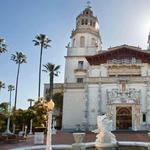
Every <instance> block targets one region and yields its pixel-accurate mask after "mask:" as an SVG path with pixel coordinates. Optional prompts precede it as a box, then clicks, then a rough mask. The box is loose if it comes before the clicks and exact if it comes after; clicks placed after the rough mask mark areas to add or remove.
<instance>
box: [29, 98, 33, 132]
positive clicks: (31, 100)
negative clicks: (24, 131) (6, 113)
mask: <svg viewBox="0 0 150 150" xmlns="http://www.w3.org/2000/svg"><path fill="white" fill-rule="evenodd" d="M33 101H34V100H33V99H28V102H29V103H30V107H32V102H33ZM29 134H30V135H32V119H31V120H30V132H29Z"/></svg>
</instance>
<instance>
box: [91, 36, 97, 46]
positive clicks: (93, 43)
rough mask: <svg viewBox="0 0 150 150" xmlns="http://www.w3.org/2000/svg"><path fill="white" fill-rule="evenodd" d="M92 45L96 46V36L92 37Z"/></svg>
mask: <svg viewBox="0 0 150 150" xmlns="http://www.w3.org/2000/svg"><path fill="white" fill-rule="evenodd" d="M91 46H96V40H95V38H92V39H91Z"/></svg>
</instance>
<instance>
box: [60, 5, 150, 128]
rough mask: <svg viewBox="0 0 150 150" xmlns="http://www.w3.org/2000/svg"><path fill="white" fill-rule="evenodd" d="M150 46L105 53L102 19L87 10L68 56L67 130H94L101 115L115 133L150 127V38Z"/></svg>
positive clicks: (64, 122) (123, 47)
mask: <svg viewBox="0 0 150 150" xmlns="http://www.w3.org/2000/svg"><path fill="white" fill-rule="evenodd" d="M146 42H147V41H146ZM148 45H149V47H148V49H147V50H143V49H141V48H140V47H135V46H130V45H121V46H116V47H111V48H108V49H107V50H103V49H102V41H101V35H100V31H99V22H98V18H97V17H95V16H94V14H93V11H92V9H91V8H90V7H87V8H85V9H84V10H83V12H82V13H81V14H79V15H78V16H77V18H76V28H75V30H73V31H72V33H71V45H68V46H67V55H66V56H65V77H64V78H65V80H64V99H63V119H62V126H63V129H76V128H80V129H82V130H85V129H89V130H93V129H95V128H96V118H97V116H98V115H102V114H107V115H108V116H109V117H110V118H111V119H112V120H113V129H114V130H118V129H127V130H128V129H129V130H143V129H148V128H150V50H149V49H150V36H149V37H148Z"/></svg>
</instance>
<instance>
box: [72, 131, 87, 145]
mask: <svg viewBox="0 0 150 150" xmlns="http://www.w3.org/2000/svg"><path fill="white" fill-rule="evenodd" d="M84 136H85V133H73V137H74V140H75V143H77V144H80V143H82V142H83V139H84Z"/></svg>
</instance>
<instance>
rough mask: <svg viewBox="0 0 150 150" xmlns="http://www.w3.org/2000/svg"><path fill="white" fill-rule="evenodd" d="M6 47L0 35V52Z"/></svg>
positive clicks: (4, 50)
mask: <svg viewBox="0 0 150 150" xmlns="http://www.w3.org/2000/svg"><path fill="white" fill-rule="evenodd" d="M6 47H7V45H6V44H5V40H4V39H3V38H1V37H0V54H1V53H4V52H6V51H7V49H6Z"/></svg>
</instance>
